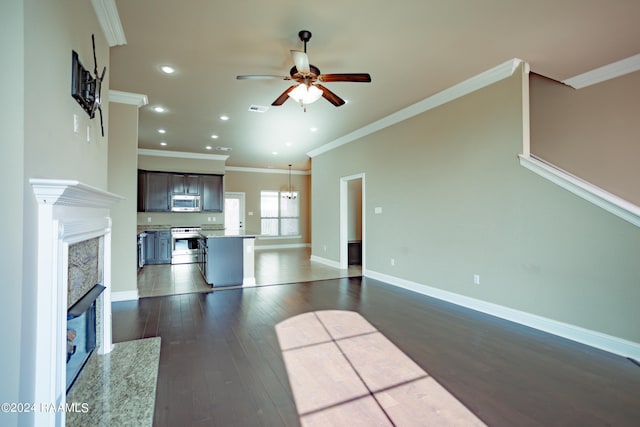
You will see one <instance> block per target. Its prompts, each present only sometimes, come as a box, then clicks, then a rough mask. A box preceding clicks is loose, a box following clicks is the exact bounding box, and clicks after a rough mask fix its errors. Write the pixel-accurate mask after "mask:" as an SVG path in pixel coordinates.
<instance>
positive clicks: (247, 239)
mask: <svg viewBox="0 0 640 427" xmlns="http://www.w3.org/2000/svg"><path fill="white" fill-rule="evenodd" d="M255 238H256V234H252V233H248V232H245V231H244V230H228V229H224V230H216V229H211V230H207V229H202V230H201V231H200V239H199V241H198V255H197V263H198V268H199V269H200V272H201V273H202V277H204V280H205V281H206V282H207V284H209V285H211V286H213V287H214V288H216V287H223V286H239V285H242V286H252V285H255V284H256V278H255V261H254V248H255Z"/></svg>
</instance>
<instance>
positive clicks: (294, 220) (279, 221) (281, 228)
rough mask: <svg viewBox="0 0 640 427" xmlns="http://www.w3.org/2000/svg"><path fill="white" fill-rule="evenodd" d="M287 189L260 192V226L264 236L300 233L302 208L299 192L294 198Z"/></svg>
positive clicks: (295, 193) (294, 193) (294, 194)
mask: <svg viewBox="0 0 640 427" xmlns="http://www.w3.org/2000/svg"><path fill="white" fill-rule="evenodd" d="M289 194H290V193H289V192H286V191H261V192H260V228H261V230H260V231H261V234H262V235H263V236H298V235H299V234H300V209H299V203H298V200H299V199H298V192H297V191H293V192H292V193H291V194H292V195H293V198H288V197H283V196H287V195H289Z"/></svg>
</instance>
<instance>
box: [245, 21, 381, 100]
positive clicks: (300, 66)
mask: <svg viewBox="0 0 640 427" xmlns="http://www.w3.org/2000/svg"><path fill="white" fill-rule="evenodd" d="M298 37H300V40H301V41H302V42H303V43H304V52H300V51H299V50H292V51H291V57H292V58H293V63H294V64H295V65H294V66H293V67H291V70H289V75H288V76H275V75H249V76H237V77H236V78H237V79H238V80H265V79H276V80H293V81H295V82H296V84H294V85H293V86H291V87H289V88H288V89H287V90H285V91H284V92H282V94H281V95H280V96H279V97H277V98H276V100H275V101H273V103H272V104H271V105H273V106H280V105H282V104H284V103H285V101H286V100H287V99H289V98H293V99H295V100H296V101H297V102H300V103H301V104H302V106H303V108H305V111H306V107H305V106H306V105H307V104H311V103H312V102H315V101H317V100H318V99H320V97H323V98H324V99H326V100H327V101H329V102H330V103H332V104H333V105H335V106H336V107H339V106H341V105H344V104H345V101H344V99H342V98H340V97H339V96H338V95H336V94H335V93H333V92H332V91H330V90H329V89H327V88H326V87H325V86H323V85H321V84H320V82H322V83H328V82H360V83H368V82H370V81H371V76H370V75H369V74H367V73H346V74H322V73H320V69H319V68H318V67H316V66H315V65H313V64H310V63H309V57H308V56H307V42H308V41H309V40H310V39H311V32H310V31H307V30H302V31H300V32H299V33H298Z"/></svg>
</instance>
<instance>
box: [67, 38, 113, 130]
mask: <svg viewBox="0 0 640 427" xmlns="http://www.w3.org/2000/svg"><path fill="white" fill-rule="evenodd" d="M91 42H92V44H93V64H94V66H93V75H91V72H89V71H87V70H86V69H85V68H84V66H83V65H82V63H81V62H80V60H79V59H78V53H77V52H76V51H75V50H73V51H71V96H72V97H73V98H74V99H75V100H76V101H78V104H80V106H81V107H82V109H83V110H84V111H86V112H87V114H88V115H89V118H90V119H93V118H94V117H95V115H96V111H98V112H99V113H100V128H101V130H102V136H103V137H104V124H103V122H102V106H101V105H100V103H101V98H100V90H101V88H102V81H103V80H104V76H105V74H106V72H107V67H104V68H103V69H102V74H100V75H98V61H97V59H96V39H95V36H94V35H93V34H91Z"/></svg>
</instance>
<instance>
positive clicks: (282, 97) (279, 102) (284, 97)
mask: <svg viewBox="0 0 640 427" xmlns="http://www.w3.org/2000/svg"><path fill="white" fill-rule="evenodd" d="M296 86H298V85H297V84H295V85H293V86H291V87H290V88H288V89H287V90H285V91H284V92H282V95H280V96H279V97H277V98H276V100H275V101H273V103H272V104H271V105H273V106H274V107H278V106H280V105H282V104H284V102H285V101H286V100H287V99H289V92H291V91H292V90H293V88H295V87H296Z"/></svg>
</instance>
